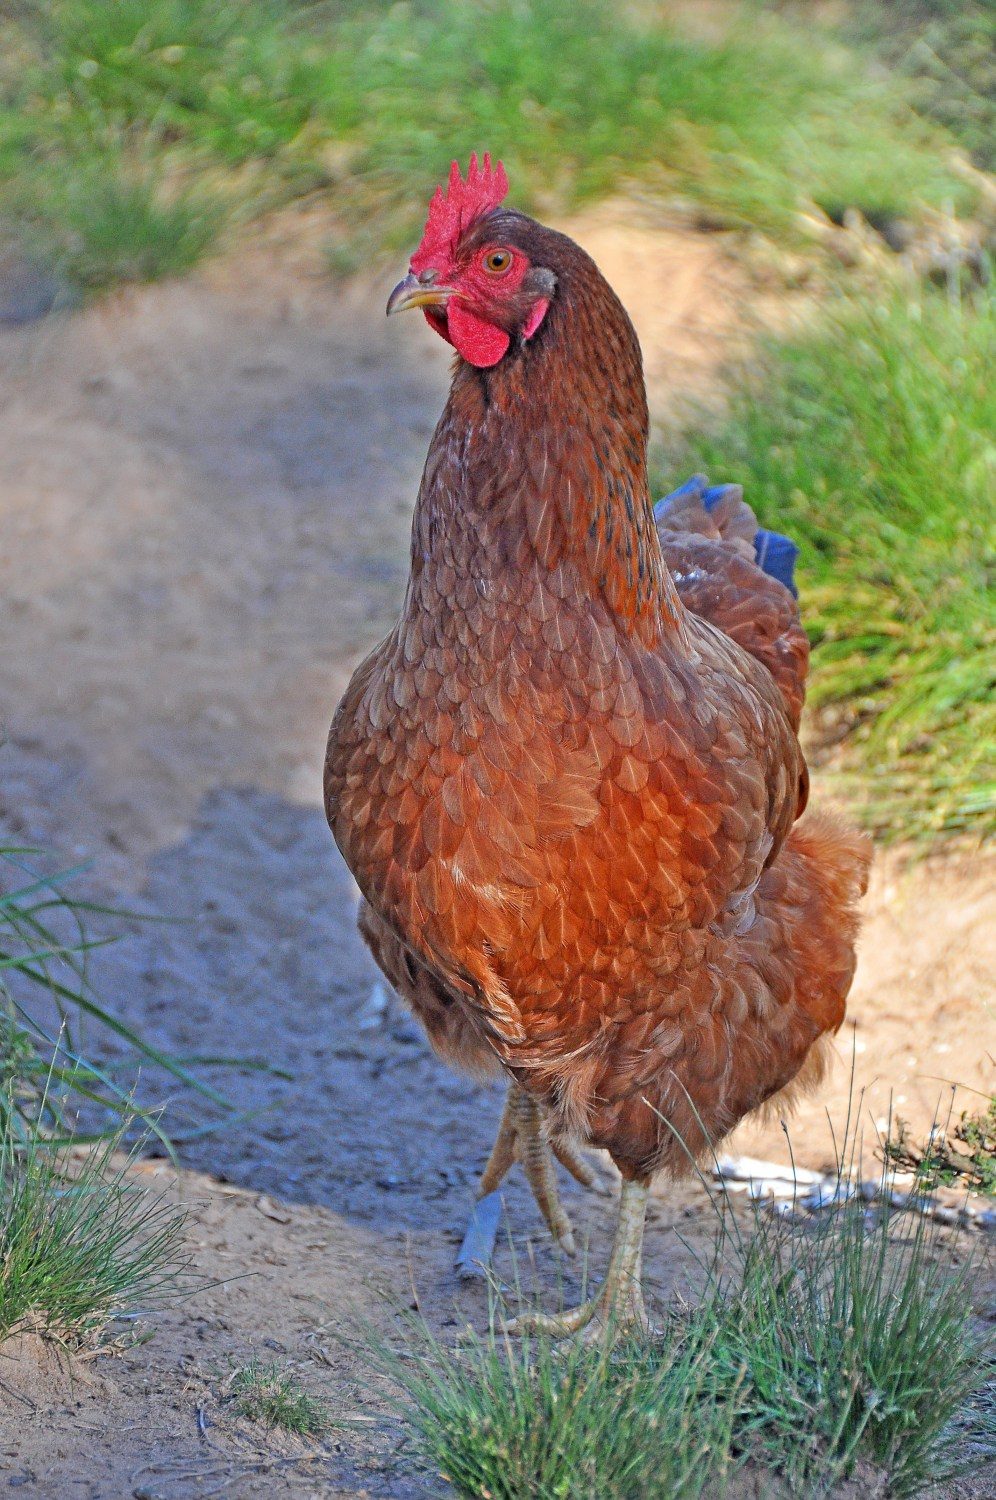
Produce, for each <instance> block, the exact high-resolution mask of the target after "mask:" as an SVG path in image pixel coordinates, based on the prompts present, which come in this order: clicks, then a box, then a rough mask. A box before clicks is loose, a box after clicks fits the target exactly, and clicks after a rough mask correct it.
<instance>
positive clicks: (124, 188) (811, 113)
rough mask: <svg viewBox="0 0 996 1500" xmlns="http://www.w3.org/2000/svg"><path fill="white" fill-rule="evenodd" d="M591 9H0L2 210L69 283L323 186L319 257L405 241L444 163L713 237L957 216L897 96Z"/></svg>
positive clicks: (833, 56) (788, 60) (172, 0)
mask: <svg viewBox="0 0 996 1500" xmlns="http://www.w3.org/2000/svg"><path fill="white" fill-rule="evenodd" d="M643 14H644V17H645V18H643V19H641V12H640V11H639V10H638V9H636V8H634V10H633V11H632V12H630V13H626V12H622V13H620V11H619V10H618V8H617V7H614V6H611V5H610V4H608V3H607V0H575V3H570V0H518V3H512V0H492V3H485V4H482V5H478V6H469V5H465V4H460V3H457V0H422V3H417V4H401V5H394V6H390V7H386V6H383V7H382V6H374V5H359V4H345V3H343V4H337V5H333V4H311V5H307V4H291V3H289V0H285V3H280V0H252V3H249V0H45V3H42V0H22V3H19V4H14V5H10V6H8V7H6V8H5V9H4V10H3V11H0V218H5V219H6V220H7V221H8V223H7V229H8V232H10V230H11V226H12V224H13V223H14V222H16V225H17V226H18V233H19V234H20V235H21V236H22V237H24V238H26V239H27V241H28V243H29V246H30V247H31V248H33V249H35V250H36V252H37V253H40V254H43V255H46V256H47V257H48V258H49V259H54V260H56V261H59V262H60V263H61V265H62V267H63V271H64V274H65V275H66V277H67V278H68V279H69V280H71V281H72V282H73V283H75V284H76V285H77V286H80V287H82V288H92V287H101V286H104V285H107V284H110V283H111V282H113V281H116V280H126V279H147V278H151V277H154V276H157V275H164V274H169V273H172V272H176V271H179V270H182V269H184V267H185V266H187V265H189V264H191V263H192V262H193V261H194V260H196V258H197V257H198V256H199V255H201V254H202V253H203V252H204V251H205V250H206V248H207V247H208V245H209V244H210V243H211V241H212V239H213V238H214V236H215V235H216V234H217V233H218V232H219V230H220V228H221V227H222V226H223V224H224V223H225V222H226V220H227V219H230V218H231V216H232V215H239V216H245V215H247V214H253V213H256V212H259V211H261V210H262V209H264V208H266V207H268V206H271V205H273V204H275V203H278V202H280V201H283V200H286V199H288V198H291V197H294V196H296V195H300V194H304V193H308V192H311V191H312V190H314V189H321V190H322V191H323V192H326V193H327V195H328V198H329V201H330V203H331V204H332V206H333V207H334V208H336V209H338V210H339V211H340V215H341V219H342V222H343V223H344V224H346V223H348V224H349V226H350V228H349V230H348V232H346V231H344V233H343V238H342V241H341V242H340V243H339V244H337V245H336V246H334V247H333V251H334V259H335V260H336V262H337V263H338V264H340V265H349V264H355V263H356V261H357V260H358V259H360V258H362V257H363V256H364V255H365V254H366V253H368V251H369V249H370V248H371V247H373V248H382V247H383V246H385V245H390V246H392V247H400V246H401V245H403V244H405V243H406V242H407V241H408V240H410V239H411V238H412V236H413V235H414V234H416V233H417V230H418V228H419V226H420V224H421V221H422V218H423V216H424V212H425V204H426V201H427V198H428V195H429V192H430V190H431V187H432V185H433V184H434V183H435V182H436V181H437V180H438V178H439V177H440V175H441V174H442V173H443V172H444V171H445V169H446V165H447V163H448V162H449V160H450V158H451V157H452V156H453V155H458V156H460V157H461V158H462V159H464V160H465V159H466V157H467V155H468V154H469V152H470V150H471V149H473V148H477V149H480V148H482V147H490V148H491V149H492V150H493V151H495V152H498V153H501V154H502V155H503V156H504V158H505V160H506V163H507V165H508V167H509V171H510V175H511V178H512V183H513V195H514V200H515V201H516V202H517V203H519V204H521V205H523V206H526V207H529V206H535V207H540V208H546V207H548V206H550V205H557V206H562V207H563V206H570V205H573V204H577V203H579V202H582V201H584V200H585V199H588V198H592V197H596V196H599V195H601V194H604V193H607V192H609V191H611V190H612V189H613V188H614V187H615V186H616V185H617V184H618V183H619V182H620V181H621V180H623V179H625V178H630V177H635V178H643V179H645V180H647V181H649V182H651V183H653V184H654V185H655V186H656V187H658V188H659V189H660V190H661V191H663V192H665V193H670V194H674V193H677V194H679V195H681V196H682V197H685V198H690V199H692V200H694V201H696V202H698V203H699V204H701V206H702V209H703V211H704V212H705V213H706V215H707V216H708V217H709V218H711V219H713V220H718V221H719V222H721V223H726V224H734V225H735V224H747V225H752V226H760V227H761V228H763V229H765V230H769V231H772V232H777V233H779V234H782V235H786V234H789V235H790V234H791V233H792V232H793V227H794V222H795V215H796V212H797V210H798V208H799V207H800V205H802V204H804V203H808V202H810V201H815V202H817V203H820V204H823V205H824V206H826V207H828V208H834V209H836V208H838V207H839V206H840V205H841V204H845V205H854V206H857V207H859V208H862V209H864V210H866V211H867V212H869V213H915V212H916V209H917V205H918V204H919V203H920V202H921V201H927V202H931V203H934V204H941V203H946V202H949V201H950V202H953V203H954V204H955V205H956V206H959V205H960V206H965V205H967V204H968V203H969V202H970V201H971V191H970V189H969V188H968V187H967V186H966V185H965V183H964V182H962V181H961V180H960V179H959V178H958V177H957V176H956V175H955V174H953V173H952V172H951V171H950V170H949V169H948V167H947V166H946V164H945V152H946V149H947V145H946V141H947V138H946V137H945V136H944V134H943V132H942V131H941V130H939V129H938V128H937V127H935V126H933V125H932V124H929V123H926V122H925V121H923V120H922V119H920V118H919V117H917V116H916V115H914V114H913V113H912V112H911V111H910V109H909V107H908V104H907V102H906V97H905V96H906V93H907V92H908V90H907V85H906V84H897V83H893V82H892V81H890V80H889V79H888V78H887V77H885V76H877V77H873V76H871V74H870V73H869V72H868V70H867V68H866V66H865V63H864V60H863V58H862V56H861V55H860V54H859V53H857V52H853V51H848V50H847V49H846V48H843V47H840V46H838V45H833V44H831V43H830V42H829V41H827V40H825V39H824V40H819V39H818V38H816V37H815V36H814V33H813V30H812V28H811V27H809V26H805V25H798V24H793V23H791V22H788V21H783V20H780V19H779V18H777V17H774V16H766V15H764V14H762V13H761V12H760V11H759V10H758V9H757V8H756V7H755V6H753V5H746V6H745V7H744V17H743V21H742V24H740V26H739V27H737V26H735V27H734V28H733V30H732V31H731V32H730V34H729V35H728V36H727V37H726V38H718V39H715V40H711V41H705V40H701V39H696V38H695V37H693V36H690V35H688V34H685V33H683V32H681V31H678V30H677V29H675V27H674V26H673V25H670V24H667V23H665V22H664V21H663V20H661V19H660V18H659V17H657V18H655V17H654V13H653V11H652V9H648V10H647V11H646V12H645V13H643Z"/></svg>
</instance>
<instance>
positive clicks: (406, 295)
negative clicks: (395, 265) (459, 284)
mask: <svg viewBox="0 0 996 1500" xmlns="http://www.w3.org/2000/svg"><path fill="white" fill-rule="evenodd" d="M452 296H453V288H452V287H448V286H434V285H433V284H432V283H431V282H426V281H422V280H421V279H420V278H419V277H418V276H416V275H415V274H414V272H412V273H411V274H410V275H408V276H406V277H405V279H404V281H399V282H398V284H397V286H396V287H395V288H394V291H393V292H392V293H391V295H390V297H388V299H387V316H388V317H390V316H391V314H392V313H396V312H407V311H408V309H409V308H410V307H445V306H446V304H447V302H448V301H449V300H450V298H451V297H452Z"/></svg>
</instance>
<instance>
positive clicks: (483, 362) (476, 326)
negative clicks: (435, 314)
mask: <svg viewBox="0 0 996 1500" xmlns="http://www.w3.org/2000/svg"><path fill="white" fill-rule="evenodd" d="M446 322H447V325H448V329H447V331H448V333H449V340H450V343H451V344H452V345H453V346H454V348H456V349H457V350H458V352H459V353H460V354H462V355H463V357H464V359H465V360H466V361H467V363H468V364H471V365H476V366H477V368H478V369H479V370H487V369H489V368H490V367H491V365H496V364H497V363H498V361H499V360H500V359H501V357H502V355H503V354H505V353H506V352H507V350H508V346H509V344H510V343H511V339H510V338H509V336H508V334H507V333H506V332H505V330H504V329H503V328H498V327H496V326H495V324H494V323H486V322H485V320H484V319H483V318H478V317H477V316H476V315H475V314H474V313H472V312H468V311H467V309H466V308H465V307H461V306H460V304H459V302H456V301H453V302H451V303H450V305H449V307H448V308H447V310H446Z"/></svg>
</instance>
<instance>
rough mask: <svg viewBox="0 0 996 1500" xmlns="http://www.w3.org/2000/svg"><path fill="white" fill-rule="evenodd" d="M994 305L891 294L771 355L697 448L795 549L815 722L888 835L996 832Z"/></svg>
mask: <svg viewBox="0 0 996 1500" xmlns="http://www.w3.org/2000/svg"><path fill="white" fill-rule="evenodd" d="M994 348H996V296H994V295H993V294H992V291H988V292H982V293H980V294H979V296H978V298H977V299H976V300H975V301H971V302H970V301H965V302H964V303H963V304H961V305H952V303H951V302H950V300H949V299H947V298H945V297H944V296H942V295H941V294H940V293H935V292H933V291H923V292H922V293H918V294H917V295H913V294H912V293H910V292H908V291H903V290H898V289H895V288H891V287H888V286H886V287H884V288H883V289H882V291H881V294H880V296H879V297H871V296H868V295H866V296H865V297H863V298H848V299H845V298H842V299H841V300H840V301H839V302H838V303H837V304H836V305H835V306H834V308H833V309H832V310H831V311H829V312H828V313H827V314H826V315H825V317H824V319H823V320H822V321H821V322H820V323H819V324H818V325H816V326H815V327H813V328H812V329H811V330H810V331H809V332H807V333H805V334H803V335H801V336H799V337H796V338H794V339H790V340H788V341H785V342H780V343H777V344H776V343H772V344H770V345H769V347H768V351H767V358H766V359H765V360H764V362H763V365H762V368H761V369H760V371H759V372H757V373H755V374H753V375H750V376H748V377H745V380H744V382H743V384H742V385H741V386H740V387H739V389H738V390H737V391H736V392H735V393H734V397H733V401H732V406H731V409H730V411H729V412H728V414H727V415H726V416H725V417H724V418H722V419H720V420H719V422H718V423H717V422H713V423H712V424H710V425H708V426H707V427H706V428H705V429H704V430H702V431H700V432H696V433H695V434H694V436H692V437H689V438H688V439H687V441H686V443H685V446H684V451H683V453H682V456H681V461H680V463H675V464H674V465H673V466H670V465H669V467H668V470H667V473H666V474H665V475H663V476H662V478H661V488H662V492H663V491H666V490H667V489H668V488H670V487H671V484H670V481H671V480H672V479H674V478H675V477H676V476H678V475H679V474H683V473H684V472H685V471H686V469H687V465H688V464H689V463H691V464H692V465H693V467H695V468H700V467H701V468H703V469H706V470H708V471H711V472H712V473H713V475H714V476H715V477H717V478H723V479H729V480H736V481H739V482H742V483H743V485H744V490H745V494H746V497H747V499H748V500H749V501H750V502H751V503H752V504H753V505H754V507H755V509H756V510H757V511H758V514H759V516H760V518H761V520H762V522H763V523H764V524H766V525H768V526H772V527H774V528H776V529H778V530H780V531H784V532H786V533H788V534H790V535H791V536H792V537H793V538H794V539H795V540H796V541H797V542H798V543H799V545H800V548H801V556H800V558H799V583H800V590H801V597H802V607H803V619H804V621H805V623H806V626H807V628H808V629H809V631H810V634H811V638H812V641H813V645H814V648H815V650H814V656H813V671H812V680H811V689H810V695H809V703H810V706H811V708H815V710H816V711H817V715H818V716H819V720H820V722H821V725H822V729H823V732H824V737H825V740H826V742H827V743H833V742H836V741H837V740H840V739H843V738H844V737H845V735H846V737H847V739H846V746H845V749H844V758H843V766H844V768H845V770H860V771H861V772H862V773H863V774H862V778H861V780H860V781H856V782H855V783H854V790H855V794H856V795H857V796H858V797H859V798H860V799H863V801H864V805H865V811H866V815H867V819H868V821H869V822H870V823H871V825H872V826H873V827H874V828H876V829H877V830H878V831H879V832H881V833H883V834H885V835H899V834H904V835H910V834H912V835H921V834H926V835H930V834H936V833H940V832H944V833H952V832H961V833H969V834H971V835H974V836H978V837H982V836H984V835H986V834H988V833H991V832H992V830H993V828H994V826H996V779H994V777H993V774H992V759H991V754H992V746H993V744H994V742H996V691H994V689H996V609H994V597H996V596H994V593H993V589H992V581H993V566H994V557H996V548H994V543H996V531H994V525H993V517H994V515H996V444H994V440H993V434H994V433H996V387H994V384H993V381H992V377H991V365H992V350H993V349H994Z"/></svg>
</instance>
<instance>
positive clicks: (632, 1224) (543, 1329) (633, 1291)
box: [508, 1178, 650, 1338]
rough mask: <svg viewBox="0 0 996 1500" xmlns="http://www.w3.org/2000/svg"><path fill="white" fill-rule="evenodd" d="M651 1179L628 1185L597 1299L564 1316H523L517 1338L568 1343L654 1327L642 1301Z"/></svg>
mask: <svg viewBox="0 0 996 1500" xmlns="http://www.w3.org/2000/svg"><path fill="white" fill-rule="evenodd" d="M649 1192H650V1179H649V1178H645V1179H642V1180H641V1179H639V1178H637V1179H635V1180H630V1181H627V1180H626V1179H624V1180H623V1185H622V1195H621V1197H620V1199H619V1223H618V1226H617V1228H616V1237H615V1240H614V1241H613V1244H612V1254H611V1256H610V1258H609V1268H608V1270H607V1272H606V1273H605V1280H604V1281H603V1283H602V1285H601V1287H600V1288H599V1290H598V1291H597V1292H596V1293H595V1295H594V1297H591V1298H589V1299H588V1301H587V1302H582V1303H581V1305H580V1307H574V1308H571V1309H569V1310H568V1311H567V1312H562V1313H539V1312H537V1313H522V1314H520V1315H519V1317H517V1318H515V1319H513V1320H512V1322H511V1323H509V1325H508V1332H509V1333H511V1334H515V1335H518V1336H520V1337H521V1336H522V1335H524V1334H530V1333H540V1334H547V1335H548V1336H549V1337H551V1338H565V1337H567V1336H568V1335H569V1334H573V1333H580V1332H581V1331H582V1330H587V1329H591V1330H592V1331H593V1332H594V1331H595V1330H597V1332H598V1333H599V1334H601V1333H603V1332H605V1331H608V1332H610V1333H618V1332H625V1331H627V1330H629V1329H631V1328H634V1327H636V1328H648V1327H650V1324H649V1320H648V1318H647V1311H646V1307H645V1305H644V1301H643V1287H642V1284H641V1279H642V1273H643V1230H644V1223H645V1220H646V1215H647V1197H648V1194H649Z"/></svg>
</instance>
